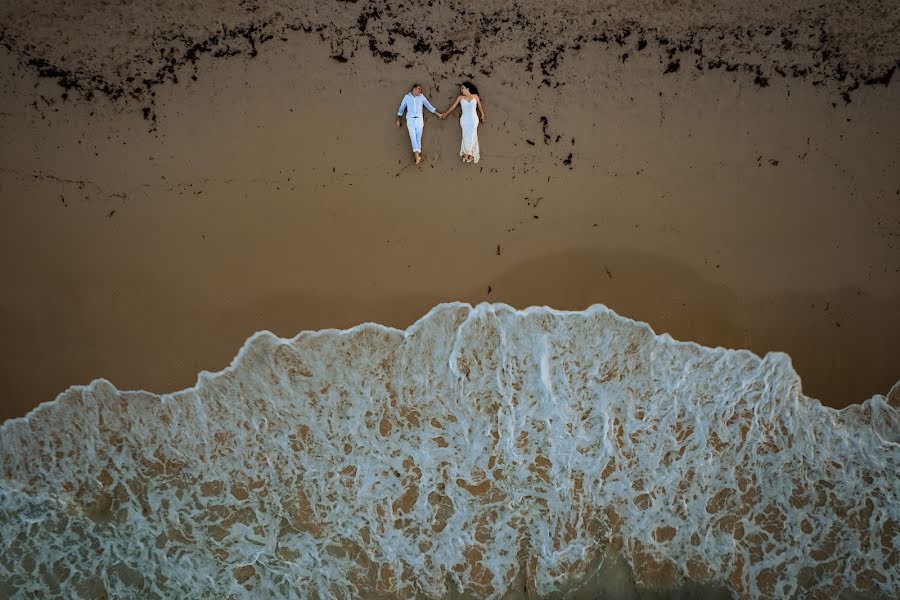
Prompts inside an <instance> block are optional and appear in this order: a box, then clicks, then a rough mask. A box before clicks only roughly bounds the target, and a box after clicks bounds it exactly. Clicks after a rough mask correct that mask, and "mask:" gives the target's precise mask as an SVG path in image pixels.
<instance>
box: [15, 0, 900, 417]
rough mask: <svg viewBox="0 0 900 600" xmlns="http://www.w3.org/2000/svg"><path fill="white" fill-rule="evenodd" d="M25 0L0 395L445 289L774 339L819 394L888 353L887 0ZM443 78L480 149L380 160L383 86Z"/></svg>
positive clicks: (378, 318)
mask: <svg viewBox="0 0 900 600" xmlns="http://www.w3.org/2000/svg"><path fill="white" fill-rule="evenodd" d="M833 4H835V6H838V5H839V4H840V3H833ZM245 5H246V6H245ZM338 5H339V6H338ZM42 6H44V9H42V10H44V12H43V13H42V14H40V15H38V16H35V14H25V13H22V12H21V9H15V10H14V9H13V8H10V9H9V10H8V11H7V12H8V14H7V17H8V19H7V23H8V25H7V27H6V28H5V29H4V30H3V33H2V40H3V41H4V46H5V49H0V52H2V53H3V54H2V59H0V60H2V70H0V73H2V77H3V80H4V85H3V86H0V140H2V149H0V198H2V203H0V240H2V241H0V250H2V257H3V258H2V261H0V278H2V281H4V293H3V294H2V296H0V337H2V339H3V342H4V343H3V347H4V351H3V366H2V368H0V395H2V398H3V405H2V418H4V419H5V418H10V417H15V416H21V415H23V414H25V413H26V412H27V411H28V410H29V409H31V408H33V407H34V406H36V405H37V404H39V403H40V402H42V401H46V400H50V399H52V398H54V397H55V396H56V395H57V394H58V393H60V392H62V391H63V390H65V389H66V387H67V386H69V385H73V384H83V383H87V382H89V381H90V380H92V379H94V378H97V377H105V378H107V379H109V380H110V381H113V382H114V383H115V384H116V385H117V386H118V387H119V388H120V389H146V390H150V391H154V392H165V391H174V390H177V389H181V388H184V387H186V386H189V385H191V384H192V383H193V382H194V380H195V378H196V374H197V372H198V371H199V370H204V369H206V370H213V371H215V370H219V369H221V368H222V367H224V366H225V365H226V364H228V362H229V361H230V360H231V358H232V357H233V356H234V354H235V353H236V352H237V349H238V348H239V347H240V345H241V343H242V342H243V340H244V339H246V338H247V337H248V336H249V335H250V334H252V333H253V332H255V331H257V330H261V329H268V330H271V331H273V332H275V333H277V334H279V335H282V336H292V335H294V334H296V333H297V332H299V331H301V330H309V329H321V328H331V327H348V326H352V325H354V324H357V323H359V322H364V321H374V322H379V323H383V324H386V325H392V326H396V327H406V326H408V325H409V324H411V323H412V322H414V321H415V320H416V319H417V318H419V317H420V316H421V315H423V314H424V313H425V312H427V311H428V309H429V308H430V307H432V306H433V305H434V304H436V303H438V302H441V301H447V300H462V301H467V302H471V303H477V302H480V301H492V302H506V303H509V304H511V305H513V306H517V307H525V306H529V305H549V306H552V307H554V308H558V309H581V308H584V307H586V306H589V305H591V304H593V303H598V302H599V303H604V304H607V305H608V306H610V307H611V308H613V309H614V310H616V311H617V312H619V313H620V314H622V315H626V316H628V317H631V318H635V319H639V320H644V321H647V322H648V323H650V324H651V325H652V326H653V328H654V329H655V330H656V331H657V332H667V333H670V334H671V335H672V336H673V337H675V338H677V339H682V340H692V341H696V342H698V343H701V344H704V345H707V346H725V347H733V348H748V349H751V350H753V351H754V352H756V353H759V354H764V353H765V352H768V351H782V352H787V353H789V354H790V355H791V357H792V359H793V362H794V366H795V368H796V369H797V370H798V372H799V373H800V375H801V377H802V378H803V392H804V393H806V394H808V395H810V396H813V397H817V398H820V399H821V400H822V401H823V402H825V403H826V404H829V405H832V406H838V407H839V406H845V405H847V404H850V403H855V402H860V401H862V400H864V399H865V398H868V397H870V396H871V395H873V394H884V393H886V392H887V391H888V390H889V389H890V387H891V385H892V384H893V383H894V382H895V381H896V380H897V378H898V375H900V371H898V364H900V361H898V358H900V356H898V352H897V341H896V340H897V339H900V317H898V315H900V168H898V158H900V146H898V144H897V140H898V139H900V118H898V113H897V110H896V106H898V105H900V92H898V86H897V85H896V81H895V80H894V79H895V76H894V71H895V70H896V62H897V56H898V54H897V51H896V48H895V47H893V46H892V45H891V44H892V43H895V42H892V41H891V39H890V36H889V35H887V34H886V33H885V31H888V32H889V31H890V28H891V23H896V22H897V19H898V17H897V14H896V13H897V11H896V9H893V10H892V9H890V7H889V6H886V7H881V8H879V7H880V6H881V5H879V4H878V3H871V4H870V5H866V6H867V7H868V10H863V11H859V12H858V13H854V14H856V15H857V16H856V17H854V19H849V20H842V21H841V22H840V23H837V22H836V21H833V20H826V21H825V22H824V23H820V24H818V25H817V24H816V23H817V21H816V19H817V17H816V15H815V14H813V13H812V12H811V13H809V14H808V15H806V16H804V17H803V18H802V19H800V21H798V23H799V25H798V24H797V23H794V22H793V21H791V20H790V18H789V17H790V15H791V14H792V13H791V12H790V10H791V7H790V6H788V5H784V6H782V5H779V7H780V8H778V9H777V10H776V11H775V12H770V13H768V15H767V14H766V13H765V11H766V10H767V8H766V7H765V6H754V7H741V6H738V5H737V4H735V5H734V6H732V5H726V7H725V8H722V9H720V12H715V13H710V14H705V13H702V12H701V11H699V10H694V9H693V8H691V7H692V6H693V5H677V6H673V7H670V8H667V9H666V11H668V12H664V13H658V14H651V13H650V12H645V13H634V14H631V13H622V12H616V14H615V15H613V14H612V13H610V15H612V16H611V17H609V18H606V17H603V15H601V14H600V13H596V14H595V13H583V12H581V13H580V12H578V11H579V10H581V9H575V8H572V9H570V10H562V11H557V12H551V11H549V9H547V12H546V13H544V12H541V11H542V10H543V9H541V8H540V7H539V6H537V5H534V6H532V5H531V4H530V3H524V4H519V5H513V4H512V3H488V4H485V5H484V7H483V14H474V13H467V12H466V10H465V8H464V7H463V6H462V5H459V6H455V7H454V6H452V5H450V4H439V5H438V6H437V7H435V8H433V9H429V10H427V11H426V8H423V7H418V8H415V10H419V11H423V12H421V13H416V12H415V10H414V11H413V12H411V13H407V12H398V13H397V14H394V13H391V12H390V9H389V8H388V7H386V6H383V5H382V4H381V3H377V2H369V3H358V4H354V3H335V5H334V6H332V5H328V6H325V7H321V9H320V11H319V12H318V13H317V12H316V10H317V9H315V8H313V7H312V6H310V7H309V8H307V7H305V6H304V7H300V8H294V9H290V10H294V11H295V12H296V13H297V14H294V13H291V12H290V10H288V9H285V8H284V7H278V6H277V5H271V6H269V5H263V6H260V5H258V4H256V3H252V6H256V9H255V10H250V8H252V6H251V4H247V3H242V6H241V7H239V8H234V7H232V8H228V9H225V10H223V13H222V14H221V15H216V14H203V13H198V14H197V15H195V16H193V17H191V18H193V19H195V21H191V22H188V21H181V22H180V25H178V26H177V27H176V26H170V25H169V24H166V23H168V21H167V20H166V19H164V18H163V17H167V18H170V17H171V18H187V17H186V15H187V14H188V13H184V14H182V13H181V12H179V11H181V10H182V9H179V8H178V7H177V6H176V5H160V6H158V7H157V8H156V9H154V10H155V11H158V12H151V13H148V14H144V15H143V16H141V17H140V18H143V19H148V20H150V21H152V22H155V23H161V24H160V25H158V26H157V28H156V29H154V28H150V29H148V30H147V31H149V32H150V33H142V34H140V35H131V36H129V35H128V34H127V32H128V29H129V28H128V26H127V22H128V19H130V18H133V15H132V16H129V15H128V14H126V12H127V10H131V9H129V8H128V7H127V6H124V5H123V6H122V7H115V8H109V7H107V8H106V9H102V10H106V11H108V13H103V12H102V10H101V7H100V5H99V4H97V5H96V6H94V5H92V4H91V5H87V7H81V8H79V9H78V10H79V11H82V14H84V15H85V17H84V19H82V20H81V21H77V22H73V23H72V24H71V25H67V27H69V29H66V30H65V34H64V35H63V36H62V37H61V38H60V37H59V36H58V35H56V34H54V33H53V32H54V31H55V29H54V28H53V25H54V23H56V21H54V19H56V18H57V17H55V16H54V14H61V13H60V11H61V10H62V9H60V8H59V6H56V5H55V4H53V3H48V4H46V5H42ZM835 6H832V5H831V4H829V6H828V8H829V9H833V10H836V9H835ZM770 8H771V7H770ZM838 8H839V6H838ZM276 9H281V10H282V14H281V16H276V15H275V11H276ZM726 9H727V10H726ZM35 10H37V9H35ZM73 10H74V9H73ZM621 10H625V9H616V11H621ZM641 10H644V9H641ZM648 10H649V9H648ZM816 10H819V9H816ZM821 10H825V9H821ZM879 10H880V11H881V13H879V12H878V11H879ZM17 11H19V12H17ZM109 11H111V12H109ZM116 11H118V12H116ZM123 11H126V12H123ZM167 11H168V12H167ZM38 12H40V11H38ZM62 12H64V11H62ZM112 13H115V14H114V15H113V16H109V15H110V14H112ZM823 14H824V13H823ZM123 15H124V16H123ZM113 17H114V18H113ZM220 17H221V20H224V21H227V22H228V24H227V27H226V28H224V29H220V25H219V24H217V23H218V20H219V18H220ZM105 18H109V19H111V20H110V21H109V23H111V24H112V25H110V26H108V27H107V28H106V29H108V31H109V34H108V35H105V36H101V37H97V36H94V37H90V38H89V37H87V34H89V33H91V32H95V31H96V30H97V28H98V27H100V26H101V25H98V23H100V24H102V23H103V22H104V21H103V19H105ZM116 19H118V20H116ZM154 19H157V20H156V21H153V20H154ZM417 19H418V21H417ZM591 19H593V20H594V21H593V23H592V22H591ZM604 19H606V20H604ZM779 19H781V20H779ZM248 23H249V24H250V25H248ZM415 23H418V24H419V26H417V28H415V29H411V27H412V25H411V24H415ZM251 25H252V26H251ZM254 27H255V29H254ZM320 27H321V29H320ZM428 27H431V31H428ZM767 28H768V29H769V30H770V31H769V33H766V29H767ZM817 28H818V29H817ZM591 32H593V33H591ZM823 34H825V35H824V38H823V37H822V36H823ZM719 35H722V36H723V37H722V38H721V39H720V38H719V37H718V36H719ZM179 36H180V37H179ZM267 36H268V37H267ZM392 40H393V41H392ZM715 40H718V42H717V43H718V45H716V43H714V41H715ZM736 40H740V43H738V42H736ZM173 48H174V49H175V50H172V49H173ZM698 49H700V51H699V52H698ZM138 57H143V59H144V60H143V62H142V61H141V60H139V58H138ZM141 65H143V66H141ZM697 65H699V67H698V66H697ZM792 66H793V68H792ZM779 71H780V73H779ZM128 77H132V80H131V81H128ZM462 79H472V80H473V81H474V82H475V83H476V84H477V85H478V86H479V88H480V90H481V92H482V96H483V99H484V102H485V108H486V112H487V123H486V124H485V125H484V126H482V127H481V129H480V130H479V138H480V141H481V147H482V161H481V162H480V163H479V164H478V165H474V166H471V165H462V164H460V162H459V159H458V157H457V149H458V147H459V127H458V124H457V122H456V118H455V117H454V118H451V119H448V120H447V121H444V122H441V121H438V120H436V119H429V120H428V122H427V125H426V129H425V154H426V160H425V162H424V163H423V165H422V166H421V167H419V168H416V167H413V166H410V162H411V160H410V159H411V155H410V153H409V150H408V138H407V137H406V132H405V130H403V129H400V130H398V129H397V128H396V127H395V126H394V115H395V113H396V107H397V105H399V102H400V99H401V97H402V95H403V93H404V92H405V90H406V89H407V88H408V86H409V84H410V83H411V82H412V81H413V80H416V81H420V82H422V83H423V85H424V86H425V92H426V94H427V95H428V97H429V98H430V99H431V101H432V102H433V103H434V104H435V105H437V106H438V107H439V108H442V109H443V108H446V107H447V106H448V105H449V103H450V102H451V101H452V99H453V97H454V93H455V89H456V85H457V84H458V82H459V81H460V80H462ZM892 80H893V81H892Z"/></svg>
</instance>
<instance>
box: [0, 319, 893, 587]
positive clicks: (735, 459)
mask: <svg viewBox="0 0 900 600" xmlns="http://www.w3.org/2000/svg"><path fill="white" fill-rule="evenodd" d="M898 440H900V416H898V408H897V406H896V405H891V404H889V403H888V402H887V401H886V399H885V398H884V397H881V396H876V397H874V398H872V399H870V400H868V401H867V402H865V403H864V404H863V405H860V406H855V407H852V408H849V409H846V410H843V411H835V410H832V409H828V408H825V407H822V406H821V405H820V404H819V403H818V402H817V401H815V400H811V399H809V398H806V397H804V396H803V395H802V394H801V392H800V381H799V378H798V377H797V375H796V373H795V372H794V371H793V369H792V368H791V365H790V360H789V358H788V357H787V356H786V355H783V354H777V353H775V354H769V355H767V356H766V357H764V358H759V357H757V356H755V355H753V354H751V353H749V352H746V351H732V350H725V349H721V348H717V349H709V348H703V347H701V346H698V345H696V344H691V343H681V342H675V341H673V340H672V339H671V338H669V337H668V336H656V335H654V334H653V332H652V331H651V330H650V328H649V327H648V326H647V325H645V324H641V323H636V322H634V321H630V320H628V319H625V318H622V317H619V316H618V315H616V314H614V313H613V312H612V311H610V310H608V309H607V308H605V307H603V306H600V305H597V306H594V307H591V308H590V309H588V310H586V311H583V312H572V313H563V312H558V311H553V310H551V309H546V308H531V309H527V310H524V311H516V310H514V309H512V308H510V307H508V306H505V305H499V304H497V305H487V304H483V305H479V306H478V307H475V308H472V307H470V306H468V305H464V304H445V305H441V306H438V307H436V308H435V309H433V310H432V311H431V312H430V313H429V314H428V315H426V316H425V317H424V318H423V319H422V320H420V321H419V322H418V323H416V324H415V325H414V326H412V327H411V328H410V329H408V330H407V331H398V330H394V329H390V328H385V327H382V326H379V325H372V324H369V325H362V326H359V327H356V328H354V329H352V330H348V331H324V332H317V333H303V334H300V335H299V336H297V337H296V338H294V339H292V340H282V339H279V338H277V337H275V336H273V335H272V334H269V333H259V334H256V335H255V336H253V337H252V338H251V339H250V340H248V342H247V343H246V344H245V346H244V347H243V349H242V350H241V352H240V354H239V355H238V357H237V358H236V359H235V361H234V362H233V363H232V365H231V366H230V367H229V368H228V369H226V370H224V371H222V372H221V373H216V374H209V373H203V374H201V376H200V377H199V379H198V383H197V385H196V386H195V387H194V388H191V389H189V390H185V391H182V392H178V393H176V394H170V395H166V396H162V397H158V396H155V395H153V394H149V393H146V392H121V391H118V390H116V389H115V388H114V387H113V386H112V384H110V383H109V382H106V381H103V380H98V381H95V382H94V383H92V384H91V385H90V386H86V387H80V388H72V389H71V390H69V391H68V392H66V393H65V394H63V395H62V396H60V398H59V399H57V400H56V401H54V402H52V403H48V404H46V405H43V406H41V407H39V408H38V409H36V410H35V411H33V412H32V413H31V414H30V415H29V416H28V417H26V418H24V419H17V420H14V421H10V422H7V423H6V424H4V425H3V426H2V428H0V464H2V469H3V478H2V482H0V534H2V540H3V543H4V546H5V549H6V551H5V552H4V553H3V556H2V558H0V591H5V592H7V595H10V596H12V597H21V598H26V597H31V596H32V595H33V594H36V593H39V592H43V593H47V592H48V591H49V592H50V595H58V596H67V597H85V598H88V597H95V596H96V595H97V594H98V593H99V592H100V591H105V592H106V593H108V594H110V595H111V596H113V597H133V596H141V597H160V598H168V597H178V596H183V597H187V596H190V597H205V596H210V597H212V596H216V597H219V596H225V597H228V596H231V597H234V598H244V597H247V598H250V597H258V596H260V595H263V596H266V597H275V598H295V597H304V598H306V597H309V598H312V597H320V598H343V597H360V596H365V597H374V596H377V595H381V596H382V597H392V598H393V597H400V598H403V597H414V596H419V597H441V596H445V595H447V594H448V593H449V592H450V591H451V588H456V589H457V591H466V592H468V593H471V594H474V595H476V596H480V597H490V598H499V597H501V596H502V595H503V594H504V593H506V592H507V591H509V589H510V587H511V586H513V585H519V583H520V582H522V581H523V580H524V582H525V583H526V585H527V586H528V587H529V589H531V590H535V591H537V593H539V594H547V593H550V592H551V591H553V590H555V589H560V588H561V587H562V586H565V585H566V584H567V582H570V581H572V580H574V579H577V578H578V577H580V576H582V575H584V572H585V570H586V569H588V568H589V567H590V568H594V566H596V563H597V561H598V560H603V559H604V557H606V556H608V555H611V554H616V553H621V555H622V556H623V557H624V559H625V560H627V561H628V562H629V563H630V564H631V565H632V568H633V569H634V571H635V576H636V578H637V579H638V580H639V581H640V582H642V583H644V584H646V585H651V586H663V587H671V586H674V585H677V584H678V583H679V581H681V580H682V579H683V578H685V577H690V578H691V579H693V580H697V581H704V582H709V583H713V584H718V585H722V586H725V587H727V588H729V589H730V590H731V591H732V593H733V594H735V595H736V596H746V597H754V598H761V597H772V596H778V597H790V596H800V595H804V596H806V595H811V596H817V595H829V594H834V593H837V592H840V591H842V590H853V589H856V590H862V591H864V592H866V593H869V594H873V595H877V594H880V595H884V596H886V597H890V596H896V595H897V594H898V592H900V567H898V562H900V561H898V560H897V556H898V553H900V529H898V524H900V506H898V492H900V488H898V486H900V484H898V478H897V473H898V465H900V441H898Z"/></svg>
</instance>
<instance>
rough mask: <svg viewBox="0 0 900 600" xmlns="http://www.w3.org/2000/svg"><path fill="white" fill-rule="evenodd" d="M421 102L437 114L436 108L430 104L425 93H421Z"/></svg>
mask: <svg viewBox="0 0 900 600" xmlns="http://www.w3.org/2000/svg"><path fill="white" fill-rule="evenodd" d="M422 104H424V105H425V108H427V109H428V110H430V111H431V112H432V113H434V114H437V109H436V108H435V107H433V106H432V105H431V102H429V101H428V98H426V97H425V95H424V94H423V95H422Z"/></svg>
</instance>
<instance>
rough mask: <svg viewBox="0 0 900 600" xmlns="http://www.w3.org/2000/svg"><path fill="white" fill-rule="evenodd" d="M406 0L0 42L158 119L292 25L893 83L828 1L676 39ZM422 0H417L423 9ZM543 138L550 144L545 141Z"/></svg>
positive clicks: (838, 81) (346, 58)
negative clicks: (166, 101) (213, 72)
mask: <svg viewBox="0 0 900 600" xmlns="http://www.w3.org/2000/svg"><path fill="white" fill-rule="evenodd" d="M410 2H411V3H412V4H413V6H412V7H411V8H412V10H410V7H403V8H401V7H400V6H396V7H395V6H394V5H392V4H391V3H389V2H386V1H385V0H340V1H339V2H338V3H337V4H338V5H339V8H336V9H333V10H331V11H329V10H327V9H326V10H321V7H318V5H317V8H310V7H309V6H306V5H304V4H303V3H300V4H298V5H297V6H294V7H292V8H290V9H286V8H284V7H280V8H279V10H278V11H270V12H268V13H267V12H266V6H265V3H264V2H261V1H260V0H241V2H240V7H241V8H242V13H241V14H242V15H243V16H240V17H233V18H232V20H233V21H234V20H235V19H238V20H240V19H242V21H241V22H231V23H225V24H222V25H218V26H216V27H214V28H212V29H209V30H202V31H206V33H205V34H203V35H194V36H192V35H190V34H188V33H186V28H185V27H183V26H179V25H175V24H174V23H175V22H174V21H173V22H172V23H173V24H171V25H164V26H161V27H160V28H159V29H157V30H156V31H155V32H154V33H153V34H152V36H151V39H150V41H149V44H150V47H152V48H153V49H154V52H157V51H158V55H157V54H147V55H145V56H141V55H136V56H133V57H132V58H130V59H128V60H126V62H124V63H122V64H116V65H108V64H103V60H104V59H103V58H102V57H99V56H98V57H97V61H98V64H96V65H93V64H90V63H89V62H74V59H73V60H72V61H70V60H68V59H67V57H59V56H54V55H52V52H53V49H52V48H50V47H49V46H48V49H46V50H44V51H40V50H38V46H37V45H36V44H33V43H29V42H28V40H29V36H30V35H32V31H31V30H30V29H28V30H23V31H19V32H14V31H12V29H11V26H9V25H4V26H2V27H0V44H2V45H3V46H4V47H6V48H7V49H8V50H9V51H10V52H11V53H12V54H13V55H14V56H17V57H18V62H19V63H20V64H21V65H23V66H24V67H25V68H27V69H30V70H32V71H33V72H34V73H35V74H36V75H37V76H38V77H42V78H48V79H53V80H55V81H56V82H57V83H58V84H59V86H60V88H62V89H61V97H62V98H63V99H70V100H83V101H92V100H94V99H95V98H96V97H97V96H104V97H106V98H107V99H109V100H110V101H113V102H116V101H119V100H123V99H124V100H125V101H126V105H128V106H131V105H132V103H137V105H138V107H139V108H140V110H142V111H143V113H144V116H145V118H147V119H148V120H149V121H154V120H155V91H154V88H155V87H156V86H159V85H165V84H178V83H179V82H180V79H183V74H182V71H183V70H185V69H189V73H188V74H189V76H190V78H191V79H197V75H198V69H199V61H200V59H201V58H202V57H203V56H208V57H211V58H230V57H237V56H244V57H247V58H253V57H254V56H257V55H258V53H259V52H260V50H261V46H262V45H263V44H265V43H267V42H269V41H270V40H273V39H275V40H277V41H287V40H289V39H290V35H291V34H292V33H293V32H298V33H300V32H302V33H303V34H307V35H316V36H318V37H319V38H320V39H321V40H322V41H324V42H327V43H329V44H330V45H331V48H332V53H331V56H332V58H333V59H334V60H335V61H337V62H339V63H346V62H350V61H352V60H353V59H354V57H355V56H356V55H357V54H356V53H357V52H358V51H360V50H363V51H364V50H365V49H368V51H369V52H370V53H371V54H372V55H373V56H376V57H378V58H380V59H381V60H383V61H384V62H385V63H392V62H395V61H397V60H399V59H400V58H401V57H403V56H409V54H408V52H409V51H410V50H411V51H412V53H413V54H414V55H417V56H420V57H422V58H425V57H427V56H429V55H431V56H435V57H436V58H439V59H440V61H441V63H442V64H446V65H447V67H446V68H447V69H448V72H447V73H446V74H447V75H449V74H450V71H449V70H450V69H452V70H453V71H452V74H453V75H454V76H458V75H460V73H459V72H458V70H459V66H460V65H472V66H473V67H474V68H473V69H472V70H473V71H477V72H478V73H480V74H483V75H489V74H491V73H493V72H494V71H495V69H496V67H497V66H498V65H500V64H501V63H506V64H519V65H521V68H522V69H523V76H524V77H526V78H529V79H531V80H532V81H533V82H535V83H537V84H538V85H540V86H545V87H551V88H556V87H559V86H561V85H565V83H566V81H565V80H564V76H561V75H560V72H561V66H562V65H563V64H564V60H565V56H566V54H567V53H569V52H579V51H581V50H582V49H584V48H585V47H586V46H587V45H590V44H594V45H599V46H600V47H601V49H603V50H607V51H608V56H609V60H610V61H615V60H618V61H621V62H626V61H627V60H628V58H629V54H630V53H629V51H625V52H622V49H626V50H628V49H629V48H630V49H634V48H636V50H637V51H639V52H656V53H658V55H659V57H660V70H661V72H662V73H664V74H676V73H677V74H678V75H677V76H679V77H680V76H685V75H683V73H684V72H685V71H686V70H687V69H688V68H689V67H694V69H695V70H700V71H702V70H715V69H724V71H725V72H727V73H735V74H736V75H739V74H743V75H744V76H745V77H746V78H747V79H746V80H747V81H751V82H752V83H753V84H755V85H757V86H759V87H767V86H770V84H771V83H772V80H773V78H784V79H787V78H791V79H804V80H807V81H808V82H809V83H810V84H811V85H815V86H820V85H827V86H829V87H830V88H831V89H833V90H834V91H835V93H836V94H837V95H839V96H840V97H841V98H843V99H844V101H845V102H850V101H851V96H852V94H853V93H854V92H855V91H856V90H858V89H859V87H860V86H861V85H863V84H864V85H868V86H872V85H884V86H887V85H889V84H890V83H891V80H892V78H893V76H894V74H895V72H896V70H897V68H898V66H900V60H898V61H895V63H894V64H892V65H888V66H884V65H882V66H877V65H875V66H872V65H865V64H856V63H853V62H852V61H850V60H848V58H847V56H848V55H849V54H850V53H849V52H848V51H845V49H844V48H842V47H841V46H840V42H839V40H837V39H835V36H833V35H828V33H827V32H826V27H825V18H826V16H819V13H820V12H821V10H824V9H821V10H820V9H810V10H809V11H807V12H808V14H806V13H804V14H803V15H802V16H800V17H799V19H798V21H797V22H796V23H792V24H790V25H784V26H780V27H779V26H773V25H770V24H759V25H754V24H746V25H740V26H725V25H718V24H712V25H705V26H698V27H695V28H693V29H689V30H687V31H686V32H683V33H680V34H679V35H677V36H676V35H673V34H672V33H667V32H665V31H664V30H663V29H662V28H661V27H654V26H653V25H652V24H651V23H639V22H636V21H628V20H625V21H614V20H611V17H610V16H609V14H608V13H607V12H604V11H602V10H600V9H597V10H595V11H592V10H591V9H587V12H586V14H585V16H584V18H582V19H580V20H579V21H575V22H572V21H566V20H565V19H561V18H556V17H555V16H547V15H543V16H540V17H538V16H535V15H533V14H530V13H529V14H526V13H525V12H523V9H522V8H521V7H519V6H516V5H514V6H512V7H509V8H503V9H500V10H495V11H489V12H484V13H478V12H475V10H473V9H472V8H467V7H466V5H461V6H457V7H456V9H455V11H454V12H453V14H452V16H451V17H450V18H449V19H450V20H449V21H448V20H447V18H448V17H447V15H445V14H444V13H442V12H440V11H435V10H434V7H433V6H432V4H433V2H432V0H410ZM417 5H421V7H420V8H421V10H420V9H417ZM817 11H818V12H817ZM822 14H823V15H824V13H822ZM266 15H268V16H266ZM422 15H425V17H424V21H423V17H422ZM431 15H440V18H441V21H440V22H437V21H435V22H434V23H431V24H429V21H428V19H429V18H431ZM592 16H593V18H592ZM435 18H437V17H435ZM432 25H433V26H432ZM167 27H169V29H167ZM448 31H466V32H467V33H468V36H467V37H465V38H459V37H452V36H450V34H448V33H447V32H448ZM461 39H465V40H469V41H468V42H462V41H461ZM712 47H717V48H723V47H724V48H740V49H742V52H744V55H746V56H752V55H757V56H762V57H763V58H761V59H759V60H758V62H747V61H742V60H739V59H736V58H734V56H739V55H740V53H738V54H734V55H727V56H726V55H717V54H716V53H713V52H711V51H710V50H709V48H712ZM847 50H850V49H847ZM407 66H412V65H411V64H407ZM682 67H685V69H682ZM687 72H688V73H690V72H691V71H689V70H687ZM109 73H121V74H122V75H119V76H111V75H109ZM440 75H443V74H440ZM180 76H181V77H180ZM545 142H546V143H549V141H548V139H547V138H545Z"/></svg>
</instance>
